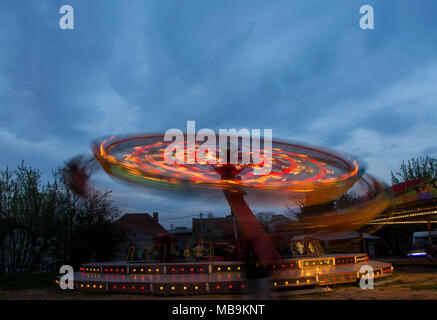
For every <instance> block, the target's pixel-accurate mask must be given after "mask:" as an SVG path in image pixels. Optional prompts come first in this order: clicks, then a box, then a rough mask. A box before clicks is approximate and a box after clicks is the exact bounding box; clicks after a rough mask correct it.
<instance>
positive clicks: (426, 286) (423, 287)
mask: <svg viewBox="0 0 437 320" xmlns="http://www.w3.org/2000/svg"><path fill="white" fill-rule="evenodd" d="M410 288H411V289H412V290H437V283H429V284H414V285H411V286H410Z"/></svg>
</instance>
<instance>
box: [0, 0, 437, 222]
mask: <svg viewBox="0 0 437 320" xmlns="http://www.w3.org/2000/svg"><path fill="white" fill-rule="evenodd" d="M63 4H69V5H71V6H73V8H74V13H75V17H74V18H75V21H74V22H75V26H74V27H75V28H74V30H62V29H60V27H59V18H60V16H61V15H60V14H59V8H60V7H61V5H63ZM365 4H368V5H372V6H373V8H374V10H375V29H374V30H366V31H363V30H361V29H360V27H359V19H360V13H359V9H360V7H361V6H362V5H365ZM436 50H437V1H428V0H426V1H425V0H415V1H412V0H408V1H407V0H404V1H402V0H383V1H381V0H379V1H374V0H366V1H357V0H344V1H340V0H328V1H326V0H323V1H315V0H305V1H304V0H300V1H290V0H289V1H255V0H251V1H235V0H234V1H226V0H221V1H205V0H199V1H197V0H196V1H195V0H184V1H182V0H169V1H162V0H161V1H151V0H148V1H137V0H129V1H121V0H118V1H110V0H105V1H103V0H100V1H97V0H95V1H89V0H65V1H55V0H38V1H35V0H28V1H23V0H17V1H6V0H5V1H1V2H0V155H1V156H0V167H1V168H5V167H6V166H10V167H16V166H17V165H18V164H19V163H20V162H21V160H25V163H27V164H29V165H32V166H35V167H38V168H40V169H41V171H42V173H43V174H44V179H48V178H49V176H50V171H51V170H52V169H54V168H56V167H59V166H61V165H62V164H63V162H64V161H65V160H67V159H68V158H70V157H72V156H74V155H76V154H80V153H89V152H90V151H89V143H90V141H92V140H93V139H94V138H96V137H101V136H105V135H108V134H115V133H133V132H163V131H165V130H167V129H169V128H181V129H183V130H185V126H186V121H187V120H195V121H196V126H197V128H198V129H200V128H212V129H214V130H218V129H219V128H237V129H239V128H260V129H263V128H271V129H273V135H274V137H275V138H280V139H288V140H297V141H303V142H307V143H311V144H316V145H323V146H327V147H331V148H335V149H338V150H340V151H344V152H347V153H352V154H354V155H356V156H357V157H359V158H361V159H363V160H364V161H366V162H367V164H368V167H369V172H370V173H372V174H374V175H375V176H377V177H379V178H380V179H381V180H383V181H385V182H387V183H389V182H390V170H397V169H398V168H399V165H400V162H401V161H402V160H403V159H409V158H412V157H418V156H424V155H430V156H433V157H437V141H436V137H437V112H436V110H437V90H436V89H437V54H436V52H437V51H436ZM93 183H94V184H95V185H96V186H98V187H99V188H102V189H108V190H113V198H114V200H115V201H116V203H117V205H119V206H120V207H121V208H123V210H125V211H126V212H152V211H159V212H160V218H162V219H165V218H171V217H177V216H184V215H190V214H196V213H198V212H200V211H203V212H208V211H211V212H213V213H215V214H217V215H221V214H225V213H227V212H228V209H227V207H226V203H225V202H224V200H223V201H222V202H217V203H211V202H208V201H203V200H201V199H199V201H196V200H193V201H185V202H184V201H179V200H175V199H172V198H169V197H168V196H167V195H165V194H153V195H152V194H147V193H144V192H143V191H142V190H137V189H133V188H130V187H127V186H121V185H119V184H118V183H116V182H114V181H113V180H111V179H109V178H108V177H106V176H105V175H104V174H103V173H99V174H98V175H96V176H95V177H94V178H93ZM190 220H191V218H185V219H175V220H166V221H165V222H164V221H163V224H164V226H167V227H168V226H169V224H170V223H173V224H175V225H183V224H185V225H189V223H190Z"/></svg>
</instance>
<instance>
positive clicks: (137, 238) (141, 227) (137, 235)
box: [116, 212, 168, 260]
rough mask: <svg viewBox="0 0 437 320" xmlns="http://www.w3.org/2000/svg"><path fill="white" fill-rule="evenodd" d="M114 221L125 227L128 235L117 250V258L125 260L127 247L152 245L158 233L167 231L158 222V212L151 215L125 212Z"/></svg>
mask: <svg viewBox="0 0 437 320" xmlns="http://www.w3.org/2000/svg"><path fill="white" fill-rule="evenodd" d="M116 223H117V224H118V225H119V226H120V227H121V228H123V229H125V230H126V231H127V232H128V235H129V240H128V241H127V242H126V243H125V244H124V245H122V246H121V247H120V249H119V251H118V252H117V255H116V256H117V260H126V255H127V250H128V249H129V247H131V246H136V247H147V246H151V247H153V242H154V240H155V239H156V237H157V236H158V235H159V234H161V233H168V231H167V230H166V229H165V228H164V227H163V226H161V225H160V224H159V219H158V212H153V216H150V215H149V214H148V213H127V214H125V215H123V216H122V217H121V218H119V219H118V220H117V221H116Z"/></svg>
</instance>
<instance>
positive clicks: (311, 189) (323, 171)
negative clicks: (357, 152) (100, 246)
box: [91, 134, 391, 231]
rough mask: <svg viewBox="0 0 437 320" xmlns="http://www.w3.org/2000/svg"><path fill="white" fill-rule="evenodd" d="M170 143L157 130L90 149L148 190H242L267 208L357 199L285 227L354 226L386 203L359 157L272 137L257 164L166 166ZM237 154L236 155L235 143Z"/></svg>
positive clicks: (124, 177)
mask: <svg viewBox="0 0 437 320" xmlns="http://www.w3.org/2000/svg"><path fill="white" fill-rule="evenodd" d="M182 141H185V142H184V145H183V146H181V147H183V148H184V150H185V155H186V156H187V154H188V153H192V152H194V154H195V155H196V158H197V157H198V154H197V152H198V148H199V145H200V144H201V143H196V145H195V147H194V148H195V150H190V149H189V148H188V146H187V143H186V141H187V139H186V135H184V139H182ZM171 143H172V142H169V141H164V135H162V134H151V135H129V136H128V135H125V136H111V137H107V138H104V139H101V140H96V141H94V142H93V143H92V145H91V149H92V151H93V153H94V156H95V158H96V160H97V161H98V162H99V163H100V164H101V166H102V167H103V169H104V170H105V171H106V172H107V173H108V174H109V175H111V176H113V177H116V178H119V179H121V180H123V181H126V182H129V183H133V184H137V185H143V186H147V187H148V188H152V189H156V188H164V189H167V190H169V189H171V190H177V191H178V193H193V191H194V192H197V193H199V194H200V193H205V192H208V190H223V191H224V192H225V194H227V193H228V194H229V192H238V193H244V196H245V197H246V199H247V200H248V201H249V202H250V203H261V204H263V205H269V206H272V207H284V203H287V202H288V203H296V201H297V200H298V201H299V203H300V204H303V205H304V206H312V205H318V204H323V203H327V202H330V201H334V200H336V199H338V198H339V197H340V196H342V195H343V194H344V193H346V192H347V191H348V190H350V189H351V188H352V187H354V189H356V190H357V192H358V194H359V195H360V197H361V198H362V199H363V201H362V202H361V203H360V204H359V205H356V206H354V207H351V208H347V209H345V210H341V211H340V210H339V211H335V212H328V213H325V214H324V215H323V216H318V217H312V218H311V217H309V218H304V219H303V220H302V221H300V222H299V223H296V224H293V225H292V226H289V227H290V229H296V228H298V229H308V230H312V231H315V230H319V229H330V230H331V229H335V230H337V229H339V228H340V229H341V228H343V229H357V228H359V227H361V226H362V225H363V224H364V223H365V222H367V221H368V220H370V219H372V218H374V217H375V216H376V215H377V214H379V213H381V212H382V211H384V210H385V209H386V208H387V207H388V206H390V204H391V200H390V197H389V195H388V194H386V193H385V192H384V191H383V189H384V186H383V185H382V184H381V183H380V182H378V181H377V180H376V179H375V178H373V177H371V176H370V175H368V174H364V173H365V167H364V165H363V164H362V163H361V162H360V161H358V160H357V159H354V158H352V157H350V156H347V155H344V154H343V153H339V152H337V151H334V150H329V149H325V148H320V147H312V146H306V145H302V144H296V143H288V142H282V141H273V142H272V153H271V159H270V160H271V161H265V160H266V159H265V158H263V157H264V156H265V155H263V154H261V158H262V159H263V161H261V162H260V163H258V164H255V163H253V162H251V163H249V164H235V165H230V164H224V165H220V164H199V163H195V164H182V163H176V162H175V163H173V164H168V163H167V162H166V161H165V158H164V152H165V149H166V148H167V147H168V146H169V145H170V144H171ZM216 150H219V147H218V145H217V149H216ZM238 153H239V159H241V158H242V153H243V151H242V149H241V144H240V145H239V146H238ZM222 154H223V153H220V151H217V152H216V158H215V159H212V160H214V162H215V160H217V159H220V157H222V156H223V155H222ZM199 158H200V157H199ZM213 158H214V157H213ZM251 159H252V157H251ZM266 163H271V166H272V167H271V171H270V173H268V174H265V175H255V174H254V173H253V170H254V168H255V167H256V166H262V165H264V164H266ZM226 168H227V169H226ZM229 168H231V171H232V173H228V174H227V175H223V170H225V169H226V170H228V169H229ZM228 171H229V170H228ZM227 197H228V196H227Z"/></svg>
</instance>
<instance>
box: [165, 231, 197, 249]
mask: <svg viewBox="0 0 437 320" xmlns="http://www.w3.org/2000/svg"><path fill="white" fill-rule="evenodd" d="M170 233H171V235H172V236H173V237H174V238H173V241H174V246H175V247H176V248H178V249H179V250H184V248H186V247H187V245H189V244H190V243H192V242H193V232H192V230H191V229H189V228H187V227H176V228H174V229H173V228H172V230H170Z"/></svg>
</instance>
